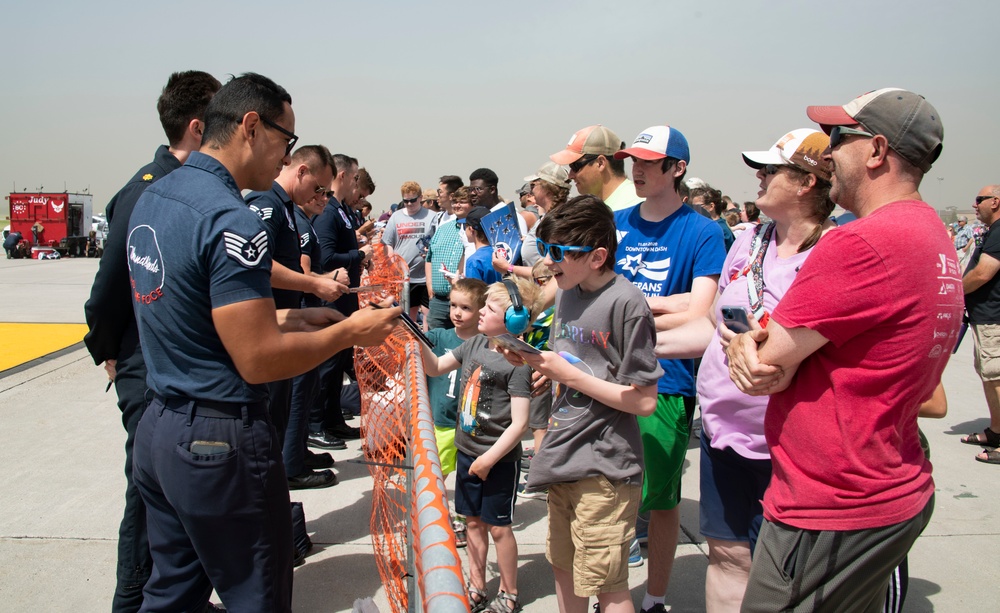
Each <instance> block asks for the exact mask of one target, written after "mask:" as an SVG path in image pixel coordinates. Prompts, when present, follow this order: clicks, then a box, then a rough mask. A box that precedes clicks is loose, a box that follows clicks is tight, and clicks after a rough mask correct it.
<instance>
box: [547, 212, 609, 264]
mask: <svg viewBox="0 0 1000 613" xmlns="http://www.w3.org/2000/svg"><path fill="white" fill-rule="evenodd" d="M535 234H536V236H537V237H538V238H540V239H542V240H543V241H545V242H546V243H554V244H559V245H579V246H581V247H593V248H594V249H599V248H601V247H603V248H605V249H607V250H608V257H607V259H606V260H605V261H604V266H603V267H602V270H614V269H615V252H616V251H617V250H618V235H617V234H616V233H615V216H614V213H612V212H611V209H610V208H608V205H606V204H604V201H603V200H601V199H600V198H598V197H597V196H591V195H586V196H577V197H576V198H573V199H572V200H570V201H569V202H567V203H566V204H564V205H562V206H557V207H554V208H553V209H552V210H551V211H549V212H548V214H546V215H545V216H544V217H542V221H540V222H539V223H538V229H537V230H536V233H535ZM584 255H585V253H584V252H580V251H570V252H567V253H566V257H568V258H580V257H583V256H584Z"/></svg>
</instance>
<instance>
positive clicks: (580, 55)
mask: <svg viewBox="0 0 1000 613" xmlns="http://www.w3.org/2000/svg"><path fill="white" fill-rule="evenodd" d="M4 21H5V28H4V30H5V33H4V37H3V42H2V43H0V45H2V50H3V58H4V59H3V61H2V63H0V83H2V85H0V88H2V90H0V91H2V95H0V118H2V119H0V125H2V128H3V129H2V135H0V191H3V193H4V194H6V193H7V192H8V191H10V190H12V189H13V188H14V186H15V185H16V186H17V189H18V190H19V191H23V190H24V189H28V190H29V191H34V190H35V189H36V188H38V187H41V186H44V188H45V189H46V190H49V191H63V190H64V189H67V190H69V191H82V190H84V189H87V188H89V189H90V192H91V193H92V194H94V206H95V208H96V209H102V208H103V206H104V204H106V203H107V201H108V199H110V198H111V196H112V195H114V193H115V192H116V191H117V190H118V189H119V188H120V187H121V185H122V184H123V183H124V182H125V181H126V180H127V179H128V178H129V177H131V175H132V174H133V173H134V172H135V171H136V170H137V169H138V167H139V166H141V165H143V164H145V163H146V162H148V161H149V160H150V159H151V158H152V155H153V152H154V150H155V148H156V147H157V145H159V144H160V143H161V142H163V141H164V140H165V139H164V136H163V132H162V129H161V128H160V125H159V121H158V119H157V116H156V109H155V105H156V98H157V96H158V95H159V92H160V90H161V88H162V87H163V84H164V83H165V82H166V79H167V76H168V75H169V74H170V73H171V72H173V71H176V70H188V69H200V70H205V71H208V72H211V73H212V74H214V75H216V76H217V77H218V78H219V79H220V80H222V81H223V82H224V81H225V80H226V79H227V75H229V74H239V73H242V72H246V71H255V72H259V73H262V74H264V75H266V76H269V77H271V78H272V79H274V80H275V81H277V82H278V83H279V84H281V85H283V86H284V87H285V88H286V89H287V90H288V91H289V92H290V93H291V95H292V98H293V108H294V110H295V114H296V127H295V131H296V133H297V134H298V135H299V136H300V137H301V140H300V143H301V144H309V143H322V144H324V145H327V146H328V147H329V148H330V149H331V150H332V151H333V152H335V153H348V154H351V155H354V156H355V157H358V158H359V159H360V160H361V164H362V165H363V166H366V167H367V168H368V169H369V171H370V172H371V173H372V176H373V177H374V179H375V182H376V184H377V189H376V191H375V194H374V195H373V196H372V198H371V199H370V200H371V201H372V202H373V203H374V205H375V210H376V211H379V210H381V209H382V208H385V207H387V206H388V204H389V203H391V202H396V201H398V199H399V185H400V184H401V183H402V182H403V181H405V180H410V179H412V180H416V181H418V182H420V183H421V185H423V186H424V187H425V188H432V187H436V185H437V178H438V177H439V176H441V175H443V174H457V175H460V176H462V177H463V178H465V179H467V178H468V175H469V173H470V172H471V171H472V170H474V169H476V168H478V167H480V166H487V167H490V168H492V169H493V170H495V171H496V172H497V174H498V175H499V176H500V189H501V193H502V195H503V196H504V197H505V198H507V199H510V198H512V197H513V196H514V190H515V189H517V187H519V186H520V185H521V183H522V178H523V177H524V176H526V175H529V174H531V173H532V172H534V170H535V169H536V168H538V166H540V165H541V164H542V163H544V162H545V161H547V159H548V155H549V154H551V153H554V152H555V151H557V150H559V149H562V148H563V147H564V146H565V144H566V142H567V141H568V140H569V137H570V136H571V135H572V133H573V132H574V131H576V130H578V129H579V128H582V127H584V126H587V125H591V124H594V123H603V124H605V125H607V126H608V127H610V128H611V129H613V130H614V131H615V132H617V133H618V135H619V136H620V137H621V138H622V139H623V140H625V141H626V142H628V143H631V141H632V139H633V138H634V137H635V136H636V134H638V133H639V132H640V131H642V130H643V129H644V128H646V127H648V126H651V125H656V124H669V125H671V126H673V127H675V128H678V129H679V130H681V131H682V132H683V133H684V134H685V136H687V138H688V141H689V142H690V144H691V154H692V161H691V165H690V171H689V176H697V177H701V178H703V179H706V180H707V181H709V182H710V183H712V184H713V185H715V186H716V187H718V188H720V189H722V190H723V192H724V193H726V194H729V195H730V196H732V197H733V198H734V199H736V200H740V201H742V200H747V199H753V198H754V197H755V196H756V193H757V180H756V179H755V177H754V175H753V172H752V171H751V170H750V169H749V168H747V167H746V166H745V165H744V164H743V162H742V158H741V157H740V152H741V151H743V150H756V149H766V148H768V147H770V146H771V145H772V144H773V143H774V141H775V140H777V139H778V138H779V137H780V136H781V135H782V134H784V133H785V132H786V131H788V130H791V129H794V128H799V127H812V124H811V123H810V122H809V120H808V119H807V117H806V115H805V107H806V106H807V105H810V104H843V103H846V102H848V101H849V100H850V99H852V98H854V97H855V96H857V95H859V94H861V93H864V92H866V91H870V90H872V89H878V88H881V87H890V86H891V87H902V88H905V89H910V90H913V91H915V92H918V93H920V94H923V95H924V96H926V97H927V99H928V100H929V101H930V102H931V103H932V104H933V105H934V106H935V107H936V108H937V109H938V111H939V112H940V114H941V117H942V119H943V122H944V126H945V146H944V153H943V155H942V157H941V158H940V159H939V160H938V162H937V164H935V165H934V167H933V168H932V169H931V171H930V173H929V174H928V175H927V178H926V179H925V182H924V185H923V187H922V190H921V191H922V193H923V196H924V198H925V199H926V200H928V201H929V202H930V203H931V204H933V205H934V206H936V207H938V208H944V207H946V206H949V205H951V206H958V207H959V208H960V209H969V208H970V204H971V201H972V199H973V197H974V196H975V194H976V192H977V191H978V190H979V189H980V187H982V186H983V185H985V184H988V183H995V182H1000V169H998V164H997V162H998V155H997V153H996V150H997V148H996V143H997V142H1000V116H998V105H997V100H1000V69H998V61H997V53H996V40H997V38H998V36H1000V32H998V26H1000V3H997V2H996V1H995V0H992V1H986V0H980V1H976V2H961V1H954V2H937V1H935V2H930V1H926V0H916V1H911V2H880V1H875V0H870V1H855V0H846V1H841V2H836V3H830V2H810V1H798V2H791V1H771V2H755V1H740V2H736V1H733V2H686V3H680V2H666V1H662V2H654V1H613V0H605V1H604V2H592V1H589V0H585V1H574V2H523V1H506V2H500V3H479V2H476V3H471V2H422V3H418V2H377V1H369V2H351V3H341V2H294V1H292V2H273V1H272V2H256V1H243V2H204V1H202V2H190V1H187V0H180V1H175V2H171V3H165V4H159V3H144V2H110V1H104V0H95V1H93V2H44V1H39V2H31V3H28V2H18V3H16V4H15V5H9V6H8V7H6V8H5V10H4ZM3 210H4V208H3V207H0V214H2V212H3Z"/></svg>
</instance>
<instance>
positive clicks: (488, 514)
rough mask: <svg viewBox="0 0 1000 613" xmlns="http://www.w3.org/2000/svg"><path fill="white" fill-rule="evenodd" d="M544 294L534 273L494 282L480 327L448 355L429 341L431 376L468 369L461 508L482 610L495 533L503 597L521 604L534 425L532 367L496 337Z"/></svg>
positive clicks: (473, 589)
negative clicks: (526, 444) (521, 528)
mask: <svg viewBox="0 0 1000 613" xmlns="http://www.w3.org/2000/svg"><path fill="white" fill-rule="evenodd" d="M538 293H539V288H538V286H537V285H535V284H534V283H532V282H530V281H528V280H526V279H516V280H508V281H502V282H499V283H494V284H493V285H491V286H490V287H489V289H488V290H487V291H486V305H485V306H484V307H483V308H482V309H481V310H480V312H479V334H477V335H476V336H474V337H472V338H470V339H469V340H467V341H465V342H464V343H462V344H461V345H460V346H458V347H456V348H455V349H453V350H452V352H451V353H450V354H445V355H442V356H437V355H434V352H433V351H432V350H431V349H429V348H428V347H426V346H424V345H421V352H422V357H423V362H424V370H425V371H426V374H427V376H429V377H436V376H440V375H442V374H444V373H447V372H451V371H453V370H455V369H457V368H459V367H461V369H462V379H461V381H462V383H461V386H462V387H461V389H462V394H461V397H460V399H459V405H458V423H457V427H456V429H455V446H456V447H457V448H458V453H457V458H456V464H457V469H456V471H455V512H456V513H458V514H460V515H465V517H466V520H467V526H468V528H467V530H468V533H467V534H468V535H467V540H468V552H469V585H468V590H469V604H471V605H472V611H482V610H483V609H485V608H486V606H487V604H488V600H489V599H488V597H487V594H486V591H485V587H486V555H487V553H488V551H489V537H490V536H492V537H493V543H494V544H495V545H496V548H497V565H498V566H499V568H500V592H499V594H498V595H497V600H498V601H499V603H498V604H500V606H501V607H502V606H507V607H508V608H509V610H511V611H520V610H521V609H520V604H519V601H518V597H517V542H516V541H515V540H514V531H513V529H512V527H511V524H512V523H513V513H514V501H515V499H516V491H517V483H518V480H519V478H520V472H521V467H520V463H521V462H520V460H521V437H522V436H523V435H524V433H525V432H527V430H528V410H529V403H530V398H531V369H529V368H528V367H527V366H513V365H512V364H510V363H509V362H508V361H507V360H506V359H505V358H504V357H503V356H502V355H501V354H499V353H497V352H496V351H495V350H494V349H493V348H492V346H491V344H490V339H489V337H491V336H497V335H500V334H505V333H510V334H514V335H519V334H522V333H523V332H524V331H525V330H527V328H528V326H529V325H530V323H531V322H532V321H533V320H534V318H535V316H536V315H537V313H536V312H535V307H534V304H535V302H536V301H537V298H538ZM501 603H502V604H501Z"/></svg>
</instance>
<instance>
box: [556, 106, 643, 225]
mask: <svg viewBox="0 0 1000 613" xmlns="http://www.w3.org/2000/svg"><path fill="white" fill-rule="evenodd" d="M624 147H625V143H624V142H623V141H622V139H620V138H618V135H617V134H615V133H614V132H612V131H611V130H610V129H609V128H606V127H605V126H602V125H600V124H598V125H596V126H587V127H586V128H583V129H582V130H578V131H577V132H576V133H575V134H573V136H572V137H571V138H570V139H569V144H567V145H566V148H565V149H563V150H562V151H560V152H558V153H553V154H552V155H550V156H549V159H551V160H552V161H553V162H555V163H556V164H560V165H563V166H569V178H570V180H572V181H573V182H574V183H575V184H576V191H577V193H579V194H580V195H581V196H583V195H590V196H597V197H598V198H600V199H601V200H603V201H604V204H606V205H608V206H609V207H611V210H612V211H620V210H622V209H627V208H628V207H630V206H635V205H637V204H639V203H640V202H642V198H640V197H639V196H637V195H636V193H635V184H633V183H632V181H631V180H630V179H629V178H628V177H626V176H625V160H624V158H622V159H618V158H615V153H617V152H618V151H620V150H621V149H623V148H624Z"/></svg>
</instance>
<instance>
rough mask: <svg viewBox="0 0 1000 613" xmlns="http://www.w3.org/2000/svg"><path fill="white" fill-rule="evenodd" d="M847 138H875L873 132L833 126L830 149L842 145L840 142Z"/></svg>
mask: <svg viewBox="0 0 1000 613" xmlns="http://www.w3.org/2000/svg"><path fill="white" fill-rule="evenodd" d="M845 136H867V137H868V138H872V137H873V136H875V135H874V134H872V133H871V132H865V131H864V130H855V129H854V128H847V127H844V126H833V128H831V129H830V149H833V148H834V147H836V146H837V145H839V144H840V141H842V140H844V137H845Z"/></svg>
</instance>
